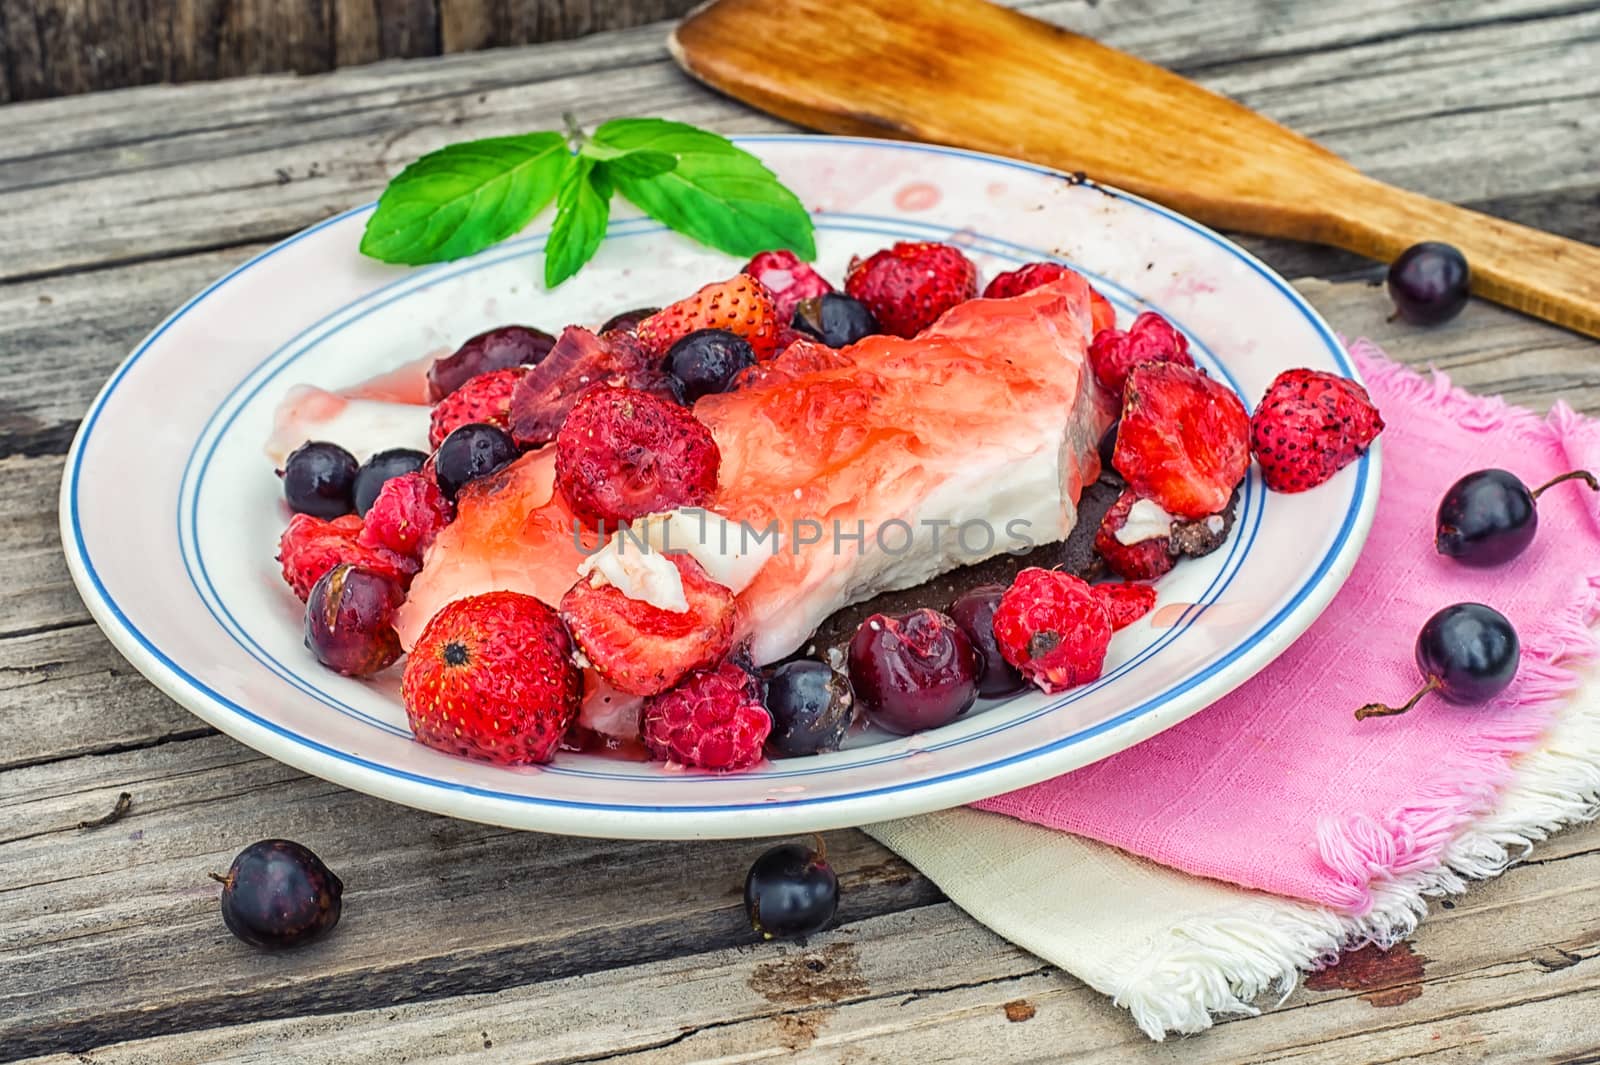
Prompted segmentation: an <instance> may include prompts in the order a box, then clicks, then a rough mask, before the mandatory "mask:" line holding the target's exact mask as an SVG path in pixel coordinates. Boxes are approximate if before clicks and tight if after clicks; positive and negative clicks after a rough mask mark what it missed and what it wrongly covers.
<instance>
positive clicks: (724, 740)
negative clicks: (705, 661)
mask: <svg viewBox="0 0 1600 1065" xmlns="http://www.w3.org/2000/svg"><path fill="white" fill-rule="evenodd" d="M643 731H644V742H645V746H647V747H649V748H650V753H651V754H654V755H655V756H656V757H657V758H663V759H665V760H666V761H667V762H669V763H675V764H677V765H684V766H691V767H693V768H695V769H710V770H714V771H717V772H728V771H731V770H737V769H748V768H749V767H750V766H753V765H755V764H756V763H757V762H759V761H761V748H762V744H764V743H766V741H767V734H768V733H769V732H771V731H772V715H770V714H768V713H767V711H766V708H765V707H763V706H762V705H761V691H760V685H759V684H758V683H757V681H756V679H755V678H754V677H752V676H751V675H750V674H749V673H747V672H745V670H743V669H742V668H740V667H739V666H738V665H736V664H734V663H732V662H724V663H722V665H720V666H718V667H717V668H716V669H700V670H696V671H694V672H693V673H690V674H689V675H688V676H686V677H684V678H683V680H682V682H681V683H679V684H678V686H677V687H675V688H673V689H671V690H670V691H666V692H663V693H662V694H660V695H657V696H654V697H652V698H651V699H649V700H648V701H647V702H646V703H645V704H644V719H643Z"/></svg>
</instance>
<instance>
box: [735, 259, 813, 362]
mask: <svg viewBox="0 0 1600 1065" xmlns="http://www.w3.org/2000/svg"><path fill="white" fill-rule="evenodd" d="M742 272H743V273H745V274H748V275H749V276H751V277H753V278H755V279H756V280H757V281H759V282H761V283H762V284H763V285H765V286H766V287H767V291H768V292H770V293H772V305H773V307H774V308H776V309H777V312H778V324H779V325H780V326H781V327H782V328H784V329H787V328H788V327H789V323H790V322H791V321H793V320H794V309H795V305H796V304H798V303H799V302H800V301H801V300H808V299H814V298H815V297H817V296H821V295H822V294H824V293H827V292H832V291H833V286H832V285H830V284H828V279H827V278H825V277H823V276H822V275H821V274H819V273H817V272H816V271H815V270H813V269H812V268H811V264H810V263H803V262H801V261H800V259H799V258H798V257H797V256H796V255H795V253H794V252H792V251H786V250H784V249H781V248H780V249H778V250H777V251H764V252H762V253H761V254H760V255H757V256H756V257H755V258H754V259H751V260H750V261H749V262H748V263H745V266H744V270H743V271H742ZM779 350H780V351H781V350H782V348H781V347H780V348H779Z"/></svg>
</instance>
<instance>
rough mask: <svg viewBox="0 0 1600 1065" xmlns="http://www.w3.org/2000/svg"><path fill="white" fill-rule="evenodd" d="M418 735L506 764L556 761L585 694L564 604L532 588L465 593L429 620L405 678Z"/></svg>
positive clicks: (404, 687) (452, 749)
mask: <svg viewBox="0 0 1600 1065" xmlns="http://www.w3.org/2000/svg"><path fill="white" fill-rule="evenodd" d="M400 694H401V698H402V699H403V700H404V701H405V706H406V717H407V719H408V720H409V721H410V722H411V731H412V732H414V733H415V734H416V737H417V739H418V740H419V741H420V742H422V743H424V744H426V745H427V746H429V747H433V748H435V749H437V750H441V751H445V752H447V753H449V754H459V755H464V756H465V757H468V758H476V759H478V760H480V761H485V762H493V763H494V764H496V765H528V764H530V763H534V762H548V761H549V760H550V756H551V755H553V754H554V753H555V751H556V748H557V747H558V746H560V744H561V737H562V736H564V735H565V734H566V731H567V727H568V726H570V725H571V724H572V722H573V721H574V720H576V719H577V716H578V706H579V704H580V703H581V702H582V701H583V673H582V671H580V670H579V669H578V667H577V665H576V664H574V663H573V661H572V640H571V638H570V637H569V636H568V635H567V630H566V629H565V628H564V627H563V626H562V624H561V619H560V618H558V617H557V616H556V614H555V611H553V610H551V609H550V608H549V607H547V606H545V605H544V604H543V603H541V602H539V600H537V599H535V598H534V597H533V596H531V595H523V594H521V593H519V592H489V593H487V594H485V595H473V596H468V597H467V598H465V599H457V600H456V601H455V602H453V603H451V604H450V605H449V606H447V607H445V608H444V609H443V610H441V611H439V613H438V614H436V615H434V618H433V620H432V621H430V622H428V626H427V628H425V629H423V630H422V636H421V637H420V638H419V639H418V640H417V645H416V646H415V647H413V648H412V649H411V655H410V656H409V657H408V658H407V659H406V671H405V676H404V678H403V679H402V681H401V685H400Z"/></svg>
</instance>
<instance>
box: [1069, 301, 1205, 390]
mask: <svg viewBox="0 0 1600 1065" xmlns="http://www.w3.org/2000/svg"><path fill="white" fill-rule="evenodd" d="M1143 362H1176V363H1181V364H1182V365H1184V366H1193V365H1194V359H1193V358H1192V357H1191V356H1190V355H1189V340H1188V338H1187V337H1185V336H1184V335H1183V334H1182V333H1180V332H1178V331H1177V330H1176V329H1174V328H1173V327H1172V323H1171V322H1169V321H1167V320H1166V319H1165V318H1163V317H1161V316H1160V315H1159V314H1157V313H1156V312H1154V311H1145V312H1144V313H1143V314H1141V315H1140V316H1139V317H1137V318H1135V319H1134V320H1133V324H1132V325H1130V326H1129V327H1128V331H1127V332H1126V333H1124V332H1123V331H1122V330H1120V329H1105V330H1100V331H1098V332H1096V333H1095V335H1094V341H1093V342H1092V343H1090V345H1089V365H1090V366H1091V367H1093V368H1094V377H1095V380H1097V381H1099V382H1100V384H1101V386H1102V387H1104V388H1105V389H1107V390H1108V391H1110V392H1111V394H1112V395H1117V396H1120V395H1122V386H1123V385H1124V384H1125V383H1127V380H1128V373H1129V372H1130V371H1131V370H1132V369H1133V368H1134V367H1135V366H1138V365H1139V364H1140V363H1143Z"/></svg>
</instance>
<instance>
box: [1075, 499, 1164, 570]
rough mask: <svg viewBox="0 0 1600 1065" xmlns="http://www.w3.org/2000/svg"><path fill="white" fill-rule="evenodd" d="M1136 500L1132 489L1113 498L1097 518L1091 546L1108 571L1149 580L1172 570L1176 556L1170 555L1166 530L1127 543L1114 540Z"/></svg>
mask: <svg viewBox="0 0 1600 1065" xmlns="http://www.w3.org/2000/svg"><path fill="white" fill-rule="evenodd" d="M1138 501H1139V495H1138V493H1136V492H1132V491H1127V492H1123V493H1122V494H1121V495H1120V496H1118V497H1117V501H1116V502H1115V503H1113V504H1111V509H1110V510H1108V511H1106V516H1105V517H1104V518H1102V519H1101V520H1100V528H1099V529H1098V530H1097V531H1096V532H1095V534H1094V549H1095V553H1096V554H1098V555H1099V556H1100V557H1101V558H1103V559H1105V563H1106V566H1107V567H1108V568H1109V569H1110V570H1111V572H1112V573H1115V574H1116V575H1117V576H1119V577H1121V578H1123V579H1124V580H1129V581H1153V580H1155V579H1156V578H1157V577H1159V576H1161V575H1162V574H1163V573H1166V572H1167V571H1169V570H1170V569H1172V567H1173V565H1174V564H1175V563H1176V562H1177V559H1176V558H1174V557H1173V553H1172V542H1171V539H1170V532H1169V534H1168V535H1167V536H1152V537H1150V538H1148V539H1144V540H1140V541H1138V542H1137V543H1131V544H1125V543H1123V542H1122V541H1121V540H1119V539H1117V531H1118V530H1119V529H1121V528H1122V527H1123V526H1124V525H1126V524H1127V523H1128V512H1129V511H1130V510H1132V509H1133V505H1134V504H1135V503H1137V502H1138Z"/></svg>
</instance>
